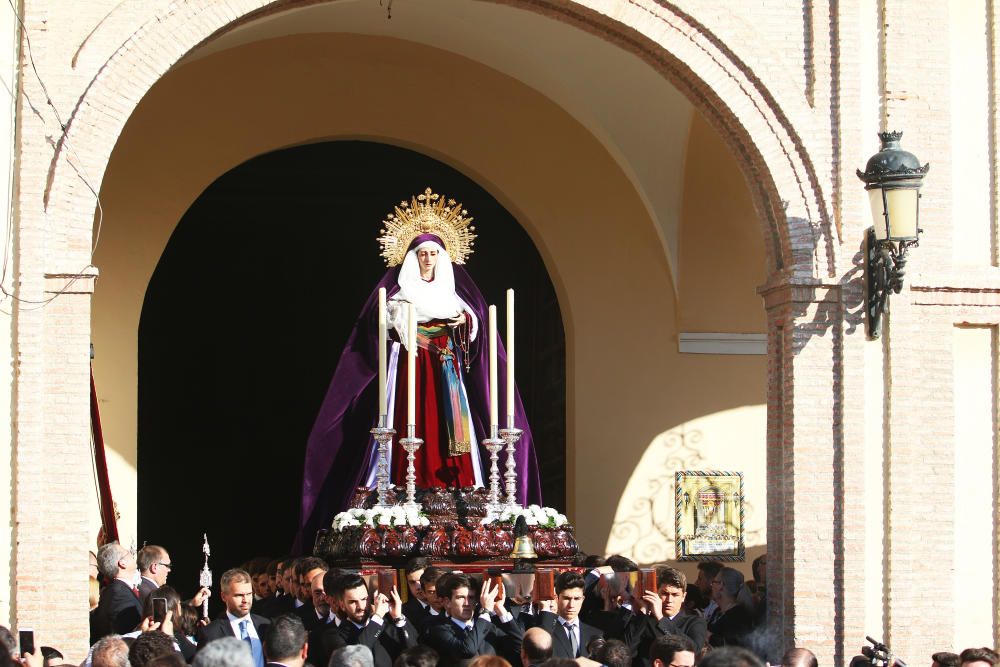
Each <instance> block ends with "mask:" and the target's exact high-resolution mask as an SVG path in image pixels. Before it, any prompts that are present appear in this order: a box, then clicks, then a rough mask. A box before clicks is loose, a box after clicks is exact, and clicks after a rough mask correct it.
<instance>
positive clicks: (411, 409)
mask: <svg viewBox="0 0 1000 667" xmlns="http://www.w3.org/2000/svg"><path fill="white" fill-rule="evenodd" d="M407 305H408V308H407V314H406V329H407V330H406V333H407V336H406V356H407V358H408V362H409V363H408V364H407V373H406V423H407V425H409V424H416V421H415V417H416V414H417V409H416V408H417V396H416V394H417V311H416V309H415V308H414V307H413V304H412V303H411V304H407Z"/></svg>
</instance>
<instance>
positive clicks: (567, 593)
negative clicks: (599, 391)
mask: <svg viewBox="0 0 1000 667" xmlns="http://www.w3.org/2000/svg"><path fill="white" fill-rule="evenodd" d="M93 565H94V566H95V568H96V572H92V575H97V576H98V577H100V578H103V579H104V581H105V585H104V586H103V587H101V588H100V590H99V593H98V594H97V595H96V599H92V611H91V648H90V652H89V654H88V656H87V659H86V660H85V661H84V663H83V664H82V665H81V667H185V665H188V664H191V665H193V666H194V667H280V666H284V667H304V666H305V665H311V666H312V667H467V666H468V667H598V666H599V665H606V666H607V667H695V665H697V666H698V667H763V666H764V664H765V663H766V662H767V661H768V658H769V656H768V655H767V654H766V650H763V649H762V645H761V643H760V642H759V638H760V637H761V636H763V635H762V634H761V632H760V628H759V627H758V626H759V625H760V624H761V622H762V619H764V618H765V616H766V610H765V609H764V608H763V607H764V605H765V600H766V596H765V595H764V590H765V585H766V559H765V558H764V557H761V558H760V559H758V560H757V561H755V562H754V567H753V572H754V580H753V582H745V581H744V578H743V575H742V574H741V573H740V572H739V571H738V570H736V569H734V568H730V567H727V566H725V565H723V564H721V563H711V562H706V563H701V564H699V568H698V578H697V581H695V582H693V583H692V584H688V582H687V579H686V577H685V575H684V573H683V572H681V571H680V570H677V569H675V568H671V567H662V568H658V569H657V571H656V585H655V590H649V589H647V590H643V587H642V586H638V587H636V586H634V582H635V578H634V577H632V578H630V577H629V576H628V575H627V573H629V572H634V571H637V570H638V567H637V566H636V565H635V563H633V562H632V561H630V560H629V559H627V558H623V557H620V556H612V557H610V558H608V559H607V560H603V559H597V558H588V559H586V560H584V559H582V558H581V560H580V562H579V563H578V565H579V567H575V568H571V569H567V570H565V571H563V572H559V573H558V574H557V575H555V577H554V582H553V583H554V585H553V586H552V589H553V593H554V594H553V595H551V596H546V597H552V598H553V599H542V600H535V601H532V600H531V599H530V598H522V597H518V596H516V595H508V594H507V591H506V587H505V586H504V584H503V583H502V579H500V578H499V577H495V576H482V577H473V576H470V575H469V574H466V573H463V572H460V571H449V570H447V569H444V568H442V567H439V566H437V565H434V564H433V563H432V562H431V561H429V560H428V559H425V558H414V559H412V560H411V561H410V562H409V563H408V564H407V567H406V569H405V570H404V572H405V586H403V585H402V583H401V585H400V586H399V587H396V586H392V587H388V586H387V585H386V586H387V588H388V589H387V590H383V591H380V590H378V589H377V586H375V585H374V583H373V582H371V581H369V580H368V579H367V578H366V577H363V576H361V575H359V574H357V573H356V572H352V571H348V570H341V569H337V568H331V567H329V566H328V564H327V563H326V562H325V561H323V560H322V559H319V558H315V557H304V558H292V559H284V560H269V559H264V558H258V559H254V560H252V561H250V562H248V563H246V564H244V566H243V567H239V568H234V569H230V570H227V571H226V572H225V573H224V574H223V575H222V577H221V579H220V581H219V586H218V591H219V596H220V598H221V601H222V603H223V605H224V610H223V611H222V612H221V613H220V614H217V615H216V617H215V618H213V619H208V618H203V617H201V613H200V611H201V609H202V603H203V602H204V601H205V599H206V596H208V595H210V594H211V593H210V591H209V590H208V589H202V590H199V591H198V592H197V593H196V594H195V595H194V596H193V597H192V598H191V599H188V600H184V599H182V598H181V596H180V595H179V594H178V593H177V591H176V590H175V589H174V588H173V587H171V586H170V585H168V584H167V578H168V576H169V573H170V570H171V567H172V566H171V562H170V555H169V553H168V552H167V550H166V549H164V548H162V547H159V546H153V545H150V546H146V547H143V549H142V550H140V551H139V552H138V554H136V555H133V554H132V553H131V552H130V551H129V550H128V549H125V548H123V547H122V546H120V545H119V544H117V543H110V544H106V545H104V546H102V547H101V548H100V550H99V551H98V553H97V554H96V557H95V558H94V563H93ZM623 582H624V583H623ZM629 582H632V583H631V584H630V583H629ZM748 584H750V585H748ZM4 647H5V648H6V650H7V651H8V653H9V655H12V656H16V655H18V654H19V653H18V651H17V650H16V648H17V647H16V644H15V642H14V641H13V637H12V635H11V633H10V632H9V631H7V630H6V629H3V628H0V651H2V650H3V648H4ZM22 658H23V663H24V664H25V665H26V666H27V667H59V665H63V664H65V663H64V662H63V660H62V655H61V654H60V653H59V652H58V651H55V650H54V649H51V648H49V647H41V648H40V649H39V650H37V651H34V652H30V653H23V654H22ZM772 660H773V661H775V662H776V659H774V658H772ZM997 662H998V658H997V654H996V653H995V652H994V651H993V650H991V649H988V648H975V649H967V650H966V651H963V652H962V653H961V654H954V653H943V652H942V653H935V654H934V656H933V659H932V667H996V666H997ZM781 664H782V665H783V667H818V665H817V660H816V657H815V655H813V654H812V653H811V652H810V651H809V650H808V649H806V648H801V647H798V648H792V649H790V650H788V651H786V652H785V653H784V656H781ZM864 664H865V663H864V659H861V658H859V659H858V660H857V665H856V666H855V665H853V663H852V667H860V666H861V665H864ZM867 664H868V666H869V667H870V665H871V663H870V662H868V663H867Z"/></svg>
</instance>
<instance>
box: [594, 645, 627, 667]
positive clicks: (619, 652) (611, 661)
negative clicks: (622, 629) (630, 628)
mask: <svg viewBox="0 0 1000 667" xmlns="http://www.w3.org/2000/svg"><path fill="white" fill-rule="evenodd" d="M593 658H594V660H596V661H597V662H599V663H601V664H602V665H607V667H630V666H631V664H632V650H631V649H630V648H629V647H628V644H626V643H625V642H623V641H620V640H618V639H609V640H607V641H606V642H604V646H603V647H602V648H601V650H600V651H598V652H597V655H595V656H593Z"/></svg>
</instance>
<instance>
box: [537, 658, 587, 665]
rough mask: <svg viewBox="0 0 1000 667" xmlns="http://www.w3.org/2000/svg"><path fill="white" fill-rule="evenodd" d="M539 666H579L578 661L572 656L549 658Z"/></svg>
mask: <svg viewBox="0 0 1000 667" xmlns="http://www.w3.org/2000/svg"><path fill="white" fill-rule="evenodd" d="M541 667H580V666H579V663H577V661H576V660H573V659H572V658H549V659H548V660H546V661H545V662H543V663H542V664H541Z"/></svg>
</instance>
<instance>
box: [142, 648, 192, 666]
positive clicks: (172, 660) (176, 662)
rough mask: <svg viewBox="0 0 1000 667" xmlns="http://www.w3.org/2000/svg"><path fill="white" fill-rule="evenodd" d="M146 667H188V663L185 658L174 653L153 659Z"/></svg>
mask: <svg viewBox="0 0 1000 667" xmlns="http://www.w3.org/2000/svg"><path fill="white" fill-rule="evenodd" d="M146 667H187V663H186V662H184V656H182V655H181V654H180V653H178V652H177V651H174V652H173V653H168V654H166V655H161V656H160V657H158V658H153V659H152V660H150V661H149V662H148V663H146Z"/></svg>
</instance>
